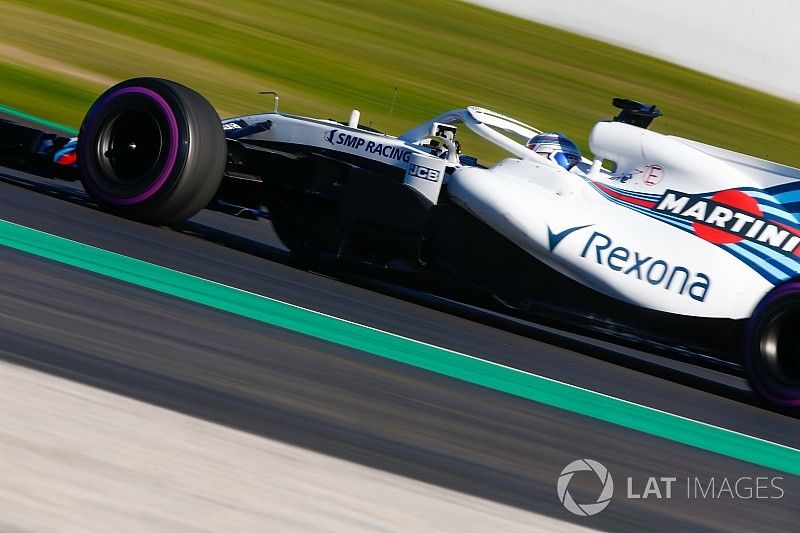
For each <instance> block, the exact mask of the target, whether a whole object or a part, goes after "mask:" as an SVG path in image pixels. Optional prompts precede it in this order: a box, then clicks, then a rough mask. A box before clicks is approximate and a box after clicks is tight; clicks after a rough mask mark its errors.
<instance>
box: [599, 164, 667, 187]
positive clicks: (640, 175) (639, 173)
mask: <svg viewBox="0 0 800 533" xmlns="http://www.w3.org/2000/svg"><path fill="white" fill-rule="evenodd" d="M609 179H610V180H611V181H618V182H620V183H628V182H629V181H631V180H636V181H639V180H641V181H642V182H643V183H644V184H645V185H648V186H650V187H652V186H654V185H658V184H659V183H661V180H663V179H664V167H662V166H661V165H648V166H646V167H644V169H641V168H636V169H634V170H633V172H630V173H628V174H620V175H619V176H611V177H610V178H609Z"/></svg>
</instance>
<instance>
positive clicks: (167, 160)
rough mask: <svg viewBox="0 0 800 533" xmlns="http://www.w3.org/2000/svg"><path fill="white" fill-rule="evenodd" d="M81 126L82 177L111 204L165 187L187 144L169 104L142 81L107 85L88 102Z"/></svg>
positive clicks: (144, 196) (147, 196)
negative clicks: (91, 104) (90, 103)
mask: <svg viewBox="0 0 800 533" xmlns="http://www.w3.org/2000/svg"><path fill="white" fill-rule="evenodd" d="M84 126H85V128H83V127H82V130H81V135H80V136H79V138H78V145H79V146H78V148H79V154H78V161H79V164H80V166H81V171H82V172H83V182H84V185H85V186H86V187H87V189H89V190H90V191H91V192H92V193H93V194H94V195H96V196H97V197H98V198H100V199H101V200H103V201H105V202H107V203H109V204H114V205H136V204H140V203H142V202H145V201H147V200H149V199H150V198H152V197H153V196H154V195H156V194H158V193H159V192H161V191H163V190H165V188H169V187H170V176H172V175H173V173H174V172H176V169H177V168H178V167H179V166H180V165H181V164H182V163H181V161H182V160H183V157H184V155H185V153H186V151H187V150H188V147H189V142H188V137H187V135H188V132H183V135H181V133H180V131H179V130H180V128H179V124H178V119H177V117H176V114H175V111H174V110H173V108H172V106H171V105H170V104H169V103H168V102H167V100H165V98H164V97H163V96H162V95H160V94H159V93H157V92H156V91H154V90H152V89H149V88H146V87H138V86H131V87H119V88H114V89H111V90H109V91H108V92H107V94H105V95H104V96H103V97H102V98H101V99H99V100H98V101H97V102H95V104H94V105H93V106H92V109H91V110H90V112H89V114H88V115H87V117H86V119H85V120H84ZM83 143H87V144H88V146H87V144H83ZM80 152H84V153H86V152H90V153H91V156H90V157H82V156H81V155H80ZM182 154H183V155H182Z"/></svg>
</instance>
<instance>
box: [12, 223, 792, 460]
mask: <svg viewBox="0 0 800 533" xmlns="http://www.w3.org/2000/svg"><path fill="white" fill-rule="evenodd" d="M0 245H5V246H8V247H10V248H14V249H17V250H21V251H24V252H27V253H30V254H34V255H37V256H40V257H45V258H48V259H51V260H54V261H57V262H59V263H63V264H67V265H71V266H73V267H77V268H80V269H83V270H88V271H90V272H94V273H97V274H100V275H103V276H107V277H110V278H114V279H117V280H120V281H124V282H127V283H131V284H134V285H137V286H140V287H147V288H149V289H152V290H154V291H158V292H160V293H163V294H168V295H171V296H175V297H178V298H182V299H184V300H189V301H191V302H196V303H199V304H203V305H206V306H209V307H213V308H216V309H221V310H224V311H227V312H230V313H234V314H236V315H240V316H243V317H247V318H251V319H253V320H258V321H260V322H263V323H265V324H270V325H272V326H278V327H281V328H285V329H288V330H292V331H296V332H299V333H302V334H305V335H309V336H312V337H317V338H320V339H324V340H326V341H330V342H334V343H337V344H341V345H343V346H347V347H350V348H354V349H356V350H361V351H363V352H367V353H370V354H373V355H377V356H380V357H385V358H387V359H391V360H394V361H399V362H401V363H405V364H408V365H412V366H415V367H418V368H422V369H425V370H429V371H431V372H436V373H439V374H443V375H445V376H449V377H452V378H456V379H459V380H463V381H467V382H470V383H474V384H477V385H482V386H484V387H489V388H491V389H495V390H498V391H502V392H505V393H508V394H513V395H515V396H519V397H521V398H526V399H528V400H533V401H536V402H540V403H543V404H547V405H550V406H553V407H557V408H560V409H564V410H567V411H571V412H573V413H578V414H581V415H585V416H589V417H592V418H596V419H599V420H603V421H605V422H610V423H612V424H617V425H620V426H624V427H626V428H630V429H634V430H637V431H641V432H643V433H647V434H650V435H655V436H657V437H661V438H664V439H668V440H671V441H675V442H679V443H682V444H687V445H689V446H694V447H697V448H701V449H704V450H708V451H711V452H715V453H718V454H722V455H726V456H728V457H732V458H735V459H740V460H743V461H747V462H750V463H754V464H757V465H761V466H764V467H767V468H771V469H775V470H779V471H783V472H787V473H791V474H795V475H800V450H797V449H794V448H790V447H788V446H784V445H781V444H777V443H774V442H770V441H767V440H764V439H759V438H757V437H753V436H750V435H745V434H742V433H738V432H735V431H732V430H729V429H725V428H720V427H716V426H712V425H710V424H706V423H704V422H699V421H696V420H691V419H688V418H685V417H681V416H678V415H674V414H671V413H667V412H665V411H660V410H657V409H653V408H650V407H647V406H643V405H639V404H635V403H632V402H628V401H626V400H621V399H618V398H614V397H612V396H608V395H605V394H601V393H598V392H594V391H591V390H588V389H583V388H581V387H576V386H574V385H569V384H567V383H562V382H559V381H555V380H552V379H550V378H546V377H543V376H537V375H535V374H531V373H528V372H524V371H521V370H517V369H514V368H509V367H506V366H503V365H499V364H497V363H493V362H491V361H485V360H482V359H479V358H477V357H473V356H470V355H466V354H463V353H459V352H455V351H452V350H448V349H445V348H440V347H437V346H433V345H431V344H427V343H424V342H420V341H417V340H413V339H409V338H405V337H402V336H399V335H396V334H393V333H389V332H385V331H381V330H378V329H375V328H372V327H369V326H364V325H361V324H356V323H354V322H350V321H347V320H343V319H341V318H337V317H333V316H330V315H325V314H323V313H319V312H317V311H313V310H310V309H305V308H302V307H299V306H296V305H293V304H289V303H286V302H281V301H279V300H275V299H273V298H269V297H266V296H261V295H258V294H254V293H251V292H247V291H244V290H241V289H237V288H234V287H229V286H227V285H223V284H221V283H217V282H214V281H210V280H206V279H202V278H199V277H197V276H192V275H190V274H186V273H183V272H178V271H176V270H172V269H169V268H165V267H162V266H158V265H154V264H152V263H147V262H145V261H140V260H138V259H133V258H131V257H127V256H124V255H120V254H117V253H114V252H110V251H107V250H103V249H100V248H95V247H93V246H89V245H86V244H82V243H79V242H75V241H71V240H69V239H65V238H63V237H58V236H55V235H51V234H48V233H44V232H41V231H38V230H35V229H32V228H27V227H25V226H20V225H18V224H14V223H12V222H7V221H3V220H0Z"/></svg>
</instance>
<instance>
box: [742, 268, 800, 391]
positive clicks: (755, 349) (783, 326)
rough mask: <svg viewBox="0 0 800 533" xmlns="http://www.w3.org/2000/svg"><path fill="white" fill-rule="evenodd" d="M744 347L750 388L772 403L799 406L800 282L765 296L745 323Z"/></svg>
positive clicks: (788, 284)
mask: <svg viewBox="0 0 800 533" xmlns="http://www.w3.org/2000/svg"><path fill="white" fill-rule="evenodd" d="M745 350H746V351H745V368H746V370H747V377H748V380H749V381H750V385H751V386H752V387H753V390H755V391H756V392H757V393H759V394H761V396H763V397H764V398H766V399H767V400H769V401H770V402H772V403H774V404H778V405H785V406H794V407H800V282H791V283H786V284H784V285H781V286H780V287H777V288H775V289H773V290H772V291H771V292H770V293H769V294H767V296H765V297H764V299H763V300H762V301H761V303H760V304H759V305H758V307H757V308H756V310H755V312H754V313H753V317H752V318H751V319H750V323H749V324H748V328H747V337H746V345H745Z"/></svg>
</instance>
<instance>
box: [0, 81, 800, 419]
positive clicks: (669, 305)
mask: <svg viewBox="0 0 800 533" xmlns="http://www.w3.org/2000/svg"><path fill="white" fill-rule="evenodd" d="M276 102H277V100H276ZM614 104H615V106H617V107H618V108H620V109H621V111H620V112H619V114H618V116H617V117H615V118H614V120H610V121H601V122H598V123H597V124H596V125H595V126H594V128H593V129H592V131H591V132H590V134H589V145H590V148H591V151H592V153H593V154H594V159H587V158H584V157H581V156H580V153H579V151H578V149H577V147H576V146H575V145H574V144H573V143H572V142H571V141H570V140H569V139H567V138H565V137H564V136H563V135H560V134H557V133H543V132H541V131H539V130H537V129H536V128H534V127H532V126H529V125H526V124H523V123H522V122H520V121H518V120H515V119H512V118H509V117H506V116H503V115H501V114H498V113H494V112H492V111H489V110H487V109H482V108H479V107H468V108H466V109H459V110H454V111H450V112H448V113H444V114H442V115H440V116H438V117H436V118H433V119H431V120H429V121H427V122H425V123H423V124H421V125H420V126H417V127H415V128H413V129H411V130H410V131H408V132H406V133H404V134H402V135H400V136H399V137H393V136H389V135H384V134H382V133H379V132H377V131H374V130H371V129H369V128H365V127H363V126H361V125H360V124H359V118H358V112H356V111H354V112H353V114H352V116H351V117H350V120H349V121H348V122H346V123H344V122H343V123H340V122H336V121H333V120H320V119H313V118H306V117H299V116H292V115H287V114H282V113H280V112H278V110H277V104H276V109H275V111H274V112H268V113H260V114H255V115H249V116H243V117H236V118H230V119H225V120H222V127H220V121H219V119H218V117H217V115H216V113H215V112H214V110H213V109H212V108H211V106H210V105H209V104H208V103H207V102H206V101H205V100H204V99H203V98H202V97H201V96H200V95H199V94H197V93H196V92H194V91H192V90H190V89H188V88H186V87H184V86H181V85H179V84H177V83H174V82H170V81H166V80H160V79H154V78H138V79H134V80H129V81H126V82H123V83H120V84H118V85H116V86H114V87H112V88H110V89H109V90H108V91H106V92H105V93H104V94H103V95H102V96H101V97H100V98H99V99H98V100H97V101H96V102H95V103H94V104H93V106H92V107H91V109H90V110H89V112H88V114H87V115H86V118H85V120H84V122H83V125H82V128H81V132H80V134H79V136H78V138H77V142H74V140H72V141H71V140H69V139H64V138H58V137H55V136H53V135H47V134H45V133H43V132H41V131H36V130H32V129H29V128H25V127H23V126H20V125H16V124H12V123H8V122H5V123H3V124H2V125H0V145H2V147H3V150H0V153H2V154H4V155H3V160H4V161H5V162H6V163H7V164H8V163H12V164H17V165H21V166H26V167H31V166H34V167H36V166H38V168H40V169H44V170H45V171H46V172H49V171H48V168H49V169H50V170H52V169H61V171H60V172H57V173H53V174H52V175H55V176H56V177H62V178H63V177H70V176H72V177H75V178H79V179H80V180H81V181H82V182H83V185H84V187H85V189H86V191H87V192H88V193H89V195H90V196H91V197H92V198H93V199H94V200H95V201H97V203H98V204H99V205H100V206H101V207H102V208H104V209H107V210H109V211H112V212H115V213H118V214H120V215H122V216H126V217H129V218H134V219H138V220H141V221H144V222H148V223H153V224H168V223H174V222H178V221H181V220H184V219H187V218H189V217H191V216H192V215H194V214H195V213H196V212H197V211H199V210H200V209H202V208H203V207H209V208H212V209H216V210H220V211H224V212H228V213H230V214H235V215H238V216H246V217H259V216H264V217H268V218H270V219H271V220H272V222H273V224H274V227H275V229H276V231H277V233H278V235H279V236H280V238H281V239H282V240H283V242H284V243H285V244H286V246H287V247H288V248H289V249H290V250H291V251H292V252H293V253H295V254H297V255H298V256H299V257H301V258H303V259H304V260H308V261H316V262H321V263H328V264H330V263H334V264H337V265H339V266H341V267H343V268H357V269H360V271H361V272H374V273H375V274H376V275H377V274H379V273H386V272H397V273H399V274H409V273H413V274H414V275H415V276H417V278H419V276H422V277H424V278H425V279H427V280H428V282H429V283H428V286H429V287H433V288H434V289H433V290H435V287H437V286H438V285H441V286H445V285H446V286H448V287H452V286H454V285H457V286H459V287H462V288H465V289H466V288H468V289H470V291H469V294H476V293H480V294H485V295H491V297H492V298H493V299H494V301H496V302H501V303H502V305H503V306H504V308H505V309H506V310H509V311H514V312H521V313H524V314H526V315H528V316H532V317H538V319H540V320H547V321H549V322H553V321H555V322H558V323H559V324H561V326H562V327H565V328H568V329H571V330H577V331H580V332H589V333H590V334H592V335H595V336H598V335H599V336H605V337H608V338H612V339H614V340H616V341H618V342H620V341H624V342H625V343H627V344H634V345H637V346H640V347H642V346H643V347H645V348H648V349H651V350H656V351H659V352H661V353H663V352H668V353H671V354H672V355H674V356H676V357H682V358H690V359H692V360H694V361H701V362H704V363H711V364H713V365H716V366H718V367H720V368H723V369H725V370H728V371H732V372H743V373H745V374H746V375H747V377H748V379H749V380H750V382H751V384H752V386H753V388H754V389H755V390H756V391H757V392H758V393H760V394H761V395H762V396H764V397H765V398H766V399H768V400H769V401H770V402H773V403H775V404H781V405H800V281H798V273H800V222H798V218H797V216H796V215H797V213H798V212H800V170H798V169H795V168H791V167H787V166H784V165H780V164H778V163H772V162H769V161H764V160H761V159H757V158H754V157H750V156H747V155H743V154H739V153H735V152H731V151H728V150H724V149H722V148H717V147H714V146H709V145H706V144H702V143H699V142H695V141H690V140H687V139H682V138H679V137H673V136H667V135H662V134H659V133H656V132H653V131H649V130H648V129H647V127H648V125H649V124H650V122H651V121H652V119H653V118H655V117H657V116H659V115H660V112H659V111H658V109H656V108H655V106H648V105H644V104H640V103H638V102H633V101H629V100H621V99H616V100H615V101H614ZM459 128H468V129H470V130H472V131H473V132H474V133H476V134H477V135H478V136H479V137H481V138H482V139H484V140H485V141H487V142H490V143H493V144H495V145H497V146H498V147H500V148H502V149H503V150H505V151H506V152H507V153H508V158H507V159H503V160H502V161H500V162H499V163H498V164H496V165H493V166H491V167H489V168H486V167H484V166H482V165H480V164H479V162H478V161H477V160H476V159H475V158H474V157H470V156H467V155H465V154H462V153H461V149H462V147H461V143H460V142H459V135H458V131H459ZM75 147H77V156H78V157H77V166H75ZM465 148H467V149H468V148H469V147H466V146H465ZM44 161H46V162H47V163H46V164H45V165H44V166H43V162H44ZM604 162H605V164H604ZM51 163H52V164H51ZM47 165H50V166H49V167H48V166H47ZM73 167H74V168H75V172H74V173H72V172H70V171H69V169H71V168H73ZM65 170H66V171H65ZM465 294H466V293H465Z"/></svg>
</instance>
